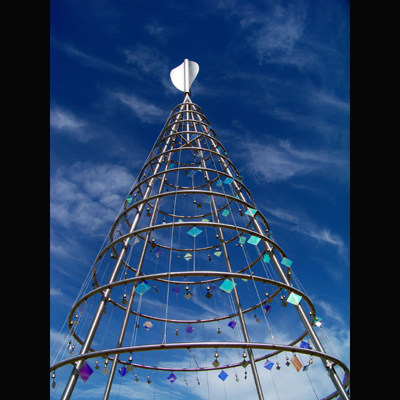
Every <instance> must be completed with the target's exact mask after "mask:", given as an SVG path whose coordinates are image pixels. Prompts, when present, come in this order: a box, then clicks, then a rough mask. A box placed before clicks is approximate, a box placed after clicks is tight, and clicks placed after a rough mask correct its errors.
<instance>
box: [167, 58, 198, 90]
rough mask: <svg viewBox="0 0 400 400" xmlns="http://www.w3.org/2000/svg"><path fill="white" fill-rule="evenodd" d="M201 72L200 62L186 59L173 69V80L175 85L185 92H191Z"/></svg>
mask: <svg viewBox="0 0 400 400" xmlns="http://www.w3.org/2000/svg"><path fill="white" fill-rule="evenodd" d="M198 73H199V64H197V63H196V62H194V61H189V60H188V59H187V58H185V61H184V62H183V63H182V64H181V65H179V66H178V67H176V68H174V69H173V70H172V71H171V74H170V76H171V81H172V83H173V84H174V85H175V87H176V88H177V89H179V90H181V91H182V92H184V93H190V86H191V85H192V83H193V81H194V80H195V79H196V76H197V74H198Z"/></svg>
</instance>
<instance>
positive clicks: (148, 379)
mask: <svg viewBox="0 0 400 400" xmlns="http://www.w3.org/2000/svg"><path fill="white" fill-rule="evenodd" d="M147 383H148V384H149V385H150V383H151V380H150V377H149V375H147Z"/></svg>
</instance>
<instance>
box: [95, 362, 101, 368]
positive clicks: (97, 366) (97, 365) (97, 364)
mask: <svg viewBox="0 0 400 400" xmlns="http://www.w3.org/2000/svg"><path fill="white" fill-rule="evenodd" d="M95 364H96V365H95V367H94V368H95V369H99V368H100V367H99V363H98V362H97V360H96V363H95Z"/></svg>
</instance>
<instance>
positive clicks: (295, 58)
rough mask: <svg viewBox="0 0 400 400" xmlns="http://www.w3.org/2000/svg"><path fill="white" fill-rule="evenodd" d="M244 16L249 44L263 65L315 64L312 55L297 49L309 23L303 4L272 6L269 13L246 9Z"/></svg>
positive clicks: (241, 24) (243, 24) (242, 11)
mask: <svg viewBox="0 0 400 400" xmlns="http://www.w3.org/2000/svg"><path fill="white" fill-rule="evenodd" d="M240 13H241V15H242V19H241V21H240V26H241V28H242V29H244V30H245V31H247V35H248V36H247V38H248V41H249V43H250V45H251V46H252V47H253V48H254V49H255V51H256V53H257V56H258V59H259V62H260V64H261V63H262V62H265V63H279V64H288V65H295V66H300V67H301V66H302V65H304V64H305V63H309V62H310V61H311V60H312V55H311V54H310V53H309V52H305V51H304V49H303V50H301V49H299V48H298V47H297V45H298V43H299V41H300V40H301V38H302V35H303V30H304V25H305V19H306V9H305V7H304V5H303V4H301V3H300V4H296V5H293V4H289V5H288V7H286V8H284V7H282V6H281V5H280V4H272V5H271V9H270V10H268V11H267V12H265V11H261V10H259V9H255V8H253V7H246V8H243V9H242V10H241V12H240Z"/></svg>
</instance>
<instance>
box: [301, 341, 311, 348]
mask: <svg viewBox="0 0 400 400" xmlns="http://www.w3.org/2000/svg"><path fill="white" fill-rule="evenodd" d="M300 347H301V348H302V349H309V348H310V345H309V344H308V343H307V342H305V341H304V340H302V341H301V342H300Z"/></svg>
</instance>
